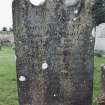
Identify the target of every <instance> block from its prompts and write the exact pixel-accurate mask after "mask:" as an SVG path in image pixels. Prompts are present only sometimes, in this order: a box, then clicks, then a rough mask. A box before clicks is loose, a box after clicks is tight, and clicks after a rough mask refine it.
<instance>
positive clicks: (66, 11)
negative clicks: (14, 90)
mask: <svg viewBox="0 0 105 105" xmlns="http://www.w3.org/2000/svg"><path fill="white" fill-rule="evenodd" d="M67 2H68V3H67ZM92 6H93V2H92V3H91V0H85V1H84V0H83V1H82V0H73V1H70V2H69V1H68V0H67V1H66V0H65V1H64V0H46V1H45V2H43V4H41V5H38V6H35V5H33V4H32V3H31V2H30V1H29V0H14V2H13V22H14V34H15V45H16V56H17V60H16V69H17V84H18V94H19V104H20V105H91V104H92V92H93V55H94V54H93V50H94V43H93V37H92V35H91V32H92V28H93V26H94V24H93V18H92V17H93V13H92Z"/></svg>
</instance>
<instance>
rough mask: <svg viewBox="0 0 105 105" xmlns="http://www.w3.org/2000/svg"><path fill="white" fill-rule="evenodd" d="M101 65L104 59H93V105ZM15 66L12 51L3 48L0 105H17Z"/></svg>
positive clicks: (0, 62)
mask: <svg viewBox="0 0 105 105" xmlns="http://www.w3.org/2000/svg"><path fill="white" fill-rule="evenodd" d="M101 64H105V59H104V58H97V57H95V70H94V95H93V97H94V99H93V105H97V97H98V96H99V94H100V85H101V84H100V77H101V76H100V74H101V73H100V65H101ZM15 66H16V64H15V56H14V51H13V50H12V49H10V48H3V49H2V50H1V51H0V105H18V101H17V100H18V98H17V89H16V88H17V87H16V68H15Z"/></svg>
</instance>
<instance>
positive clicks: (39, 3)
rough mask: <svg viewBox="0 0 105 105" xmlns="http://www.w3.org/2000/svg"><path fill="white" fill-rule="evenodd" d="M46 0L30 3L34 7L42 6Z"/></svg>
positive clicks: (31, 0)
mask: <svg viewBox="0 0 105 105" xmlns="http://www.w3.org/2000/svg"><path fill="white" fill-rule="evenodd" d="M45 1H46V0H30V2H31V3H32V4H33V5H35V6H40V5H42V4H43V3H44V2H45Z"/></svg>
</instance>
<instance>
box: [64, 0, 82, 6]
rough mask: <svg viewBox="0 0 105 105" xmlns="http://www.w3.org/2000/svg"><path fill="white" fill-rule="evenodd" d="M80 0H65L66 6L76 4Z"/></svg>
mask: <svg viewBox="0 0 105 105" xmlns="http://www.w3.org/2000/svg"><path fill="white" fill-rule="evenodd" d="M79 1H80V0H65V5H66V6H74V5H76V4H77V3H78V2H79Z"/></svg>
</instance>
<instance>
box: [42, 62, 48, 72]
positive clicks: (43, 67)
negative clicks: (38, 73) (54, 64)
mask: <svg viewBox="0 0 105 105" xmlns="http://www.w3.org/2000/svg"><path fill="white" fill-rule="evenodd" d="M47 68H48V64H47V63H46V62H44V63H43V64H42V69H43V70H45V69H47Z"/></svg>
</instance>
